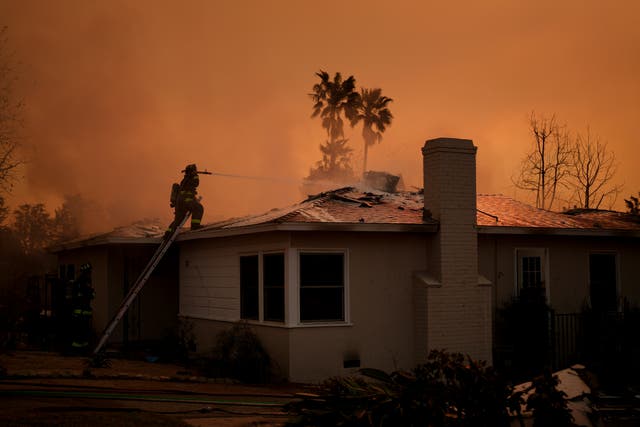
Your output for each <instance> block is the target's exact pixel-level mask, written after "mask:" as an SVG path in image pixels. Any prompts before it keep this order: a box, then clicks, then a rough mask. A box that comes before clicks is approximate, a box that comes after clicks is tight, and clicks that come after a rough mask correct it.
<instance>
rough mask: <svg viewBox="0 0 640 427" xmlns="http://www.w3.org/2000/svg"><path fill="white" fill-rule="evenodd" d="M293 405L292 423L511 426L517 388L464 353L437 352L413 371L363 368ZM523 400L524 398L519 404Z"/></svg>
mask: <svg viewBox="0 0 640 427" xmlns="http://www.w3.org/2000/svg"><path fill="white" fill-rule="evenodd" d="M360 374H361V375H362V376H361V377H347V378H331V379H329V380H327V381H325V382H324V383H323V384H322V385H321V387H320V389H319V392H318V394H313V395H305V396H304V397H303V399H302V400H301V401H297V402H293V403H291V404H289V405H288V410H289V411H290V413H292V414H294V415H295V416H296V418H295V419H293V420H291V421H290V422H289V423H288V424H287V425H288V426H317V427H323V426H383V425H384V426H418V425H423V426H433V427H436V426H496V427H499V426H507V425H508V424H509V414H508V411H507V407H509V406H510V405H511V403H512V402H511V401H510V398H511V397H510V396H511V387H510V386H508V385H507V384H506V383H505V382H503V381H502V380H501V379H500V378H499V377H498V376H497V375H496V373H495V371H494V370H493V369H492V368H490V367H486V366H485V363H484V362H477V361H474V360H472V359H471V358H469V357H468V356H467V357H465V356H463V355H462V354H459V353H446V352H443V351H432V352H431V353H430V354H429V357H428V360H427V363H425V364H423V365H420V366H418V367H417V368H415V369H414V370H412V371H411V372H406V371H395V372H393V373H391V374H387V373H386V372H384V371H380V370H376V369H361V370H360ZM517 403H519V402H517Z"/></svg>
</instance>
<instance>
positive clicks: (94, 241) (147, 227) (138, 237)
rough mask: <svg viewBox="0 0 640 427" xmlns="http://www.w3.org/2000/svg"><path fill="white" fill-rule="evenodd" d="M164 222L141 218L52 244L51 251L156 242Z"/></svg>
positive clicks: (162, 229) (159, 237)
mask: <svg viewBox="0 0 640 427" xmlns="http://www.w3.org/2000/svg"><path fill="white" fill-rule="evenodd" d="M165 229H166V224H163V223H162V222H161V221H160V220H159V219H158V218H153V219H149V218H146V219H143V220H139V221H136V222H134V223H132V224H129V225H125V226H122V227H116V228H114V229H113V230H111V231H109V232H106V233H96V234H92V235H89V236H83V237H80V238H77V239H73V240H68V241H66V242H63V243H60V244H57V245H53V246H51V247H50V248H49V250H50V251H51V252H54V253H55V252H60V251H63V250H69V249H76V248H80V247H84V246H98V245H105V244H117V243H121V244H145V243H158V242H160V239H161V238H162V235H163V234H164V231H165Z"/></svg>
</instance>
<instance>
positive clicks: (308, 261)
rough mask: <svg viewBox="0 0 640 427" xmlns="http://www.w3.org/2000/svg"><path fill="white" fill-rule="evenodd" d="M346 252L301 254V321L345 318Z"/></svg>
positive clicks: (324, 320)
mask: <svg viewBox="0 0 640 427" xmlns="http://www.w3.org/2000/svg"><path fill="white" fill-rule="evenodd" d="M344 299H345V298H344V254H343V253H301V254H300V321H301V322H327V321H344V320H345V310H344Z"/></svg>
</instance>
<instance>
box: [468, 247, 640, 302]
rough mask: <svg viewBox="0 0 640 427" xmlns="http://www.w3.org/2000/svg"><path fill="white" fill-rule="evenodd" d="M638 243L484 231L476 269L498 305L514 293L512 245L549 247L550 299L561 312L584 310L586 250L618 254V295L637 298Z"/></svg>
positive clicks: (639, 298) (586, 297) (639, 283)
mask: <svg viewBox="0 0 640 427" xmlns="http://www.w3.org/2000/svg"><path fill="white" fill-rule="evenodd" d="M639 243H640V242H638V241H637V239H636V240H635V241H634V240H633V239H628V238H616V237H587V236H581V237H576V236H549V235H547V236H544V235H534V234H532V235H487V234H480V235H479V236H478V247H479V253H478V257H479V270H480V274H482V275H484V276H485V277H487V278H488V279H489V280H491V281H492V282H493V283H495V284H496V286H495V287H494V301H495V302H496V304H497V307H501V306H502V305H503V304H505V303H506V302H508V301H509V300H510V299H511V297H512V296H513V295H514V293H515V284H516V260H515V257H516V250H517V249H519V248H520V249H522V248H545V249H547V250H548V260H549V263H548V271H549V283H548V288H549V302H550V304H551V306H552V307H553V308H554V309H556V311H557V312H559V313H574V312H579V311H581V310H582V308H583V307H584V305H585V304H587V303H588V301H589V254H590V253H598V252H611V253H616V254H617V263H618V265H617V267H618V288H619V295H620V296H623V297H627V298H628V299H629V300H630V301H631V302H632V303H635V304H636V305H637V304H639V303H640V280H639V279H638V277H640V276H639V274H638V273H640V244H639Z"/></svg>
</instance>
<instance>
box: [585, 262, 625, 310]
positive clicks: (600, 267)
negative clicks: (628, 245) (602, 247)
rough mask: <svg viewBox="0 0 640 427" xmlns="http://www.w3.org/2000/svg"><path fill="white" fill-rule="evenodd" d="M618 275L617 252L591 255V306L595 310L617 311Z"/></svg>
mask: <svg viewBox="0 0 640 427" xmlns="http://www.w3.org/2000/svg"><path fill="white" fill-rule="evenodd" d="M616 276H617V274H616V254H614V253H600V254H597V253H596V254H590V255H589V284H590V286H589V287H590V289H589V291H590V296H591V308H593V310H594V311H595V312H606V311H616V310H617V309H618V285H617V277H616Z"/></svg>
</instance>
